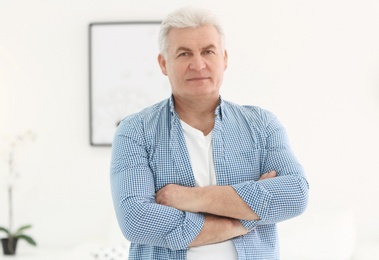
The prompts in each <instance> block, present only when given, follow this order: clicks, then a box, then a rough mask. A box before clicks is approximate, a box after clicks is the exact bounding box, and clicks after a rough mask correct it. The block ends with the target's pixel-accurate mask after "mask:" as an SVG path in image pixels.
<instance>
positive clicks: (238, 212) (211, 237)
mask: <svg viewBox="0 0 379 260" xmlns="http://www.w3.org/2000/svg"><path fill="white" fill-rule="evenodd" d="M275 176H276V172H275V171H271V172H268V173H266V174H264V175H262V177H261V178H260V179H259V180H264V179H269V178H273V177H275ZM156 202H157V203H158V204H161V205H166V206H170V207H173V208H176V209H178V210H182V211H188V212H193V213H204V214H205V222H204V225H203V228H202V229H201V231H200V233H199V235H198V236H197V237H196V238H195V240H193V241H192V242H191V244H190V245H189V247H196V246H202V245H207V244H213V243H218V242H222V241H225V240H228V239H231V238H233V237H237V236H241V235H245V234H247V233H248V232H249V231H250V230H247V229H246V228H245V227H244V226H243V225H242V224H241V222H240V221H239V220H240V219H245V220H259V216H258V215H257V214H256V213H255V212H254V211H253V210H252V209H251V208H250V207H249V206H248V205H247V204H246V203H245V202H244V201H243V200H242V199H241V197H240V196H239V195H238V194H237V193H236V192H235V190H234V189H233V188H232V187H231V186H208V187H195V188H194V187H184V186H180V185H176V184H169V185H166V186H165V187H163V188H162V189H160V190H159V191H158V192H157V193H156Z"/></svg>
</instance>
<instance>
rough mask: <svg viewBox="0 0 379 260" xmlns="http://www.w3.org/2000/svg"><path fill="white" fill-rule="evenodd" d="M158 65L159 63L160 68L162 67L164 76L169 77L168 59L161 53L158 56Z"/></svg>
mask: <svg viewBox="0 0 379 260" xmlns="http://www.w3.org/2000/svg"><path fill="white" fill-rule="evenodd" d="M158 63H159V66H160V67H161V71H162V73H163V75H165V76H167V67H166V59H165V57H163V55H162V54H161V53H160V54H159V55H158Z"/></svg>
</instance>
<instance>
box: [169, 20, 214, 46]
mask: <svg viewBox="0 0 379 260" xmlns="http://www.w3.org/2000/svg"><path fill="white" fill-rule="evenodd" d="M207 46H214V47H215V48H216V49H218V48H219V49H220V50H221V49H222V39H221V36H220V35H219V33H218V31H217V30H216V28H215V27H214V26H213V25H202V26H199V27H196V28H190V27H188V28H172V29H170V31H169V32H168V35H167V50H168V52H172V51H175V50H177V49H178V48H187V49H192V48H206V47H207Z"/></svg>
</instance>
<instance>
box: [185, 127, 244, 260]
mask: <svg viewBox="0 0 379 260" xmlns="http://www.w3.org/2000/svg"><path fill="white" fill-rule="evenodd" d="M181 124H182V127H183V133H184V138H185V139H186V144H187V149H188V153H189V156H190V160H191V165H192V170H193V174H194V176H195V182H196V186H198V187H204V186H210V185H216V184H217V181H216V172H215V169H214V163H213V147H212V132H211V133H209V134H208V135H207V136H204V134H203V132H201V131H199V130H197V129H196V128H193V127H192V126H190V125H188V124H186V123H185V122H183V121H181ZM187 259H188V260H209V259H217V260H233V259H237V251H236V248H235V247H234V244H233V242H232V241H231V240H228V241H225V242H221V243H217V244H212V245H206V246H199V247H192V248H190V249H189V250H188V251H187Z"/></svg>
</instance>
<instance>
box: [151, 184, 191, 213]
mask: <svg viewBox="0 0 379 260" xmlns="http://www.w3.org/2000/svg"><path fill="white" fill-rule="evenodd" d="M195 192H196V188H193V187H185V186H180V185H177V184H168V185H166V186H164V187H163V188H162V189H160V190H159V191H158V192H157V193H156V195H155V201H156V202H157V203H158V204H161V205H165V206H170V207H173V208H176V209H179V210H183V211H190V212H196V201H195V199H194V198H193V197H194V195H195Z"/></svg>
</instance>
